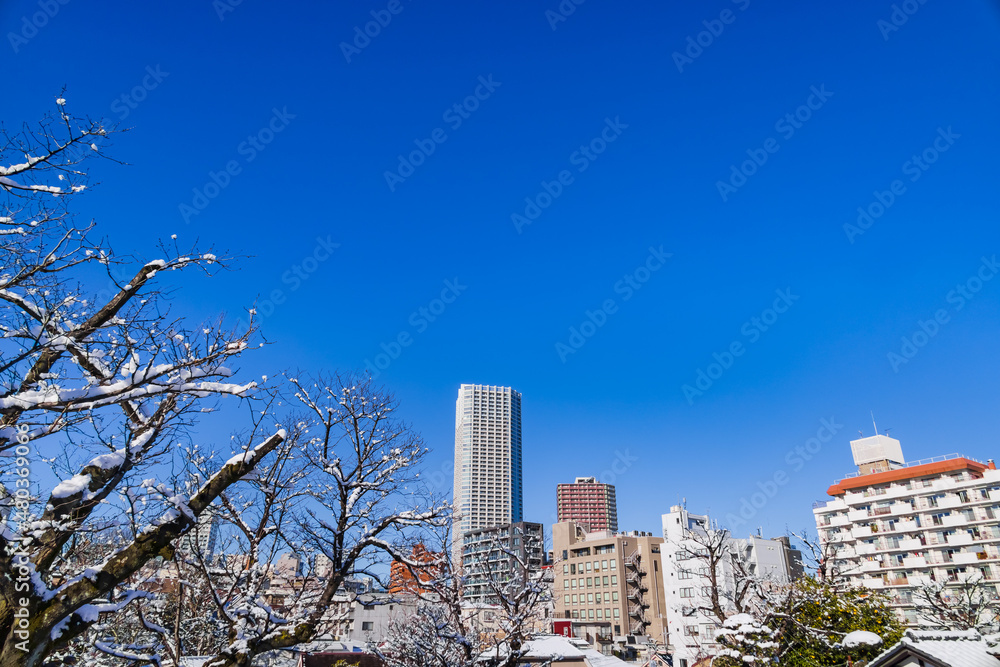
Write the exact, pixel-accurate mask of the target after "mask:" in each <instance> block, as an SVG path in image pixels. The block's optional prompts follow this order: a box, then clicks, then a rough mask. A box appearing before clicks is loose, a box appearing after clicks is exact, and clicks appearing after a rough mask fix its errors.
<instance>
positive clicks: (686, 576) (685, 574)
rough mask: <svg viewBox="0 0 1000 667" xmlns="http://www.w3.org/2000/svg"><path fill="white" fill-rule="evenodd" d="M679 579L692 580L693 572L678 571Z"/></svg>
mask: <svg viewBox="0 0 1000 667" xmlns="http://www.w3.org/2000/svg"><path fill="white" fill-rule="evenodd" d="M677 578H678V579H690V578H691V572H690V571H688V570H677Z"/></svg>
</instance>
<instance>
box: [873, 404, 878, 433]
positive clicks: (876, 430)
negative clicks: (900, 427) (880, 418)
mask: <svg viewBox="0 0 1000 667" xmlns="http://www.w3.org/2000/svg"><path fill="white" fill-rule="evenodd" d="M872 426H875V435H878V426H876V425H875V411H874V410H872Z"/></svg>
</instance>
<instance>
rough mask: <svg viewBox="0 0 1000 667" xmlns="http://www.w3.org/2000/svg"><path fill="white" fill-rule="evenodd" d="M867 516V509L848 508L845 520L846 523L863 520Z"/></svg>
mask: <svg viewBox="0 0 1000 667" xmlns="http://www.w3.org/2000/svg"><path fill="white" fill-rule="evenodd" d="M867 518H868V510H848V511H847V521H848V523H857V522H858V521H863V520H865V519H867Z"/></svg>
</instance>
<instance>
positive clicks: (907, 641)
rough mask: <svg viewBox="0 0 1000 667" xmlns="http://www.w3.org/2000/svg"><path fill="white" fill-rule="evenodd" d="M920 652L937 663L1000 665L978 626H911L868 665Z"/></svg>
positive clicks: (888, 664)
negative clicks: (957, 628) (948, 628)
mask: <svg viewBox="0 0 1000 667" xmlns="http://www.w3.org/2000/svg"><path fill="white" fill-rule="evenodd" d="M906 656H918V657H920V658H923V659H924V660H925V661H928V662H929V663H930V665H934V666H935V667H998V666H1000V660H998V659H997V658H995V657H994V656H993V655H991V654H990V653H989V646H988V645H987V643H986V640H985V639H983V637H982V635H980V634H979V633H978V632H976V631H975V630H966V631H952V632H946V631H941V630H907V631H906V633H905V634H904V635H903V638H902V639H900V640H899V642H898V643H896V644H895V645H894V646H892V647H890V648H889V649H887V650H886V651H885V652H884V653H881V654H879V656H878V657H876V658H875V659H873V660H872V661H871V662H870V663H868V667H892V666H893V665H896V664H899V663H898V659H900V658H905V657H906Z"/></svg>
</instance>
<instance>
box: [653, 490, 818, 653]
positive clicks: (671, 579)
mask: <svg viewBox="0 0 1000 667" xmlns="http://www.w3.org/2000/svg"><path fill="white" fill-rule="evenodd" d="M663 539H664V544H663V549H662V552H663V553H662V557H663V568H662V572H663V589H664V598H665V601H666V614H667V626H668V628H669V642H668V643H669V646H670V649H671V651H672V654H673V659H674V665H675V666H676V667H690V666H691V665H695V664H697V663H698V661H699V660H703V659H705V658H709V657H710V656H713V655H716V654H717V653H718V651H719V648H720V647H719V645H718V644H716V642H715V635H716V632H717V630H718V629H719V628H720V627H721V625H720V621H719V619H718V617H717V616H716V615H714V614H712V613H710V612H708V611H707V608H709V607H710V606H711V604H710V596H711V587H710V586H709V585H708V584H709V583H710V581H711V577H710V569H711V566H710V562H712V561H714V560H715V559H714V558H710V557H709V553H708V552H709V551H714V552H716V553H720V554H724V557H723V558H720V559H718V565H717V567H716V573H715V579H716V582H717V588H718V592H719V597H720V599H721V602H722V606H723V609H724V610H725V611H726V613H727V614H730V613H735V608H734V607H733V605H732V604H731V603H730V602H729V601H730V600H732V599H733V597H734V595H735V592H736V590H737V586H739V582H737V578H736V574H735V572H734V571H733V565H732V564H733V562H734V560H735V562H739V563H741V564H742V566H743V567H744V568H745V571H746V572H747V573H748V574H749V575H751V576H753V577H755V578H759V579H761V580H763V581H764V582H773V583H774V584H776V585H780V584H783V583H786V582H789V581H792V580H794V579H796V578H798V577H800V576H802V574H803V571H804V568H803V565H802V554H801V552H799V551H798V550H796V549H792V548H791V544H790V542H789V539H788V538H787V537H779V538H777V539H765V538H763V537H761V536H760V535H751V536H749V537H747V538H735V537H732V536H731V535H730V534H729V531H727V530H724V529H719V528H716V527H714V526H713V524H712V521H711V519H710V517H709V516H708V515H704V514H692V513H690V512H688V511H687V508H686V507H683V506H680V505H675V506H673V507H671V508H670V512H669V513H667V514H664V515H663Z"/></svg>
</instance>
